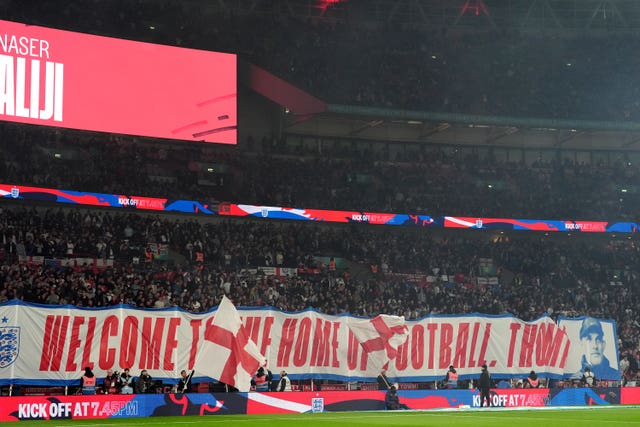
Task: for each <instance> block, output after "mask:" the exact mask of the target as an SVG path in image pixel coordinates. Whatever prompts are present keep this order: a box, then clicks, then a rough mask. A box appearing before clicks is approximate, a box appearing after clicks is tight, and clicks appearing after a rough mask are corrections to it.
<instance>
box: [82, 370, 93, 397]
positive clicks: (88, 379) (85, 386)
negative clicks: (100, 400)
mask: <svg viewBox="0 0 640 427" xmlns="http://www.w3.org/2000/svg"><path fill="white" fill-rule="evenodd" d="M80 387H81V388H82V394H96V376H95V375H94V374H93V372H92V371H91V368H90V367H88V366H87V367H86V368H84V375H83V376H82V378H80Z"/></svg>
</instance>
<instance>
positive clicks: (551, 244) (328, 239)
mask: <svg viewBox="0 0 640 427" xmlns="http://www.w3.org/2000/svg"><path fill="white" fill-rule="evenodd" d="M70 224H73V226H71V225H70ZM0 238H1V239H2V242H4V251H3V252H2V256H3V262H2V266H1V267H0V300H3V301H4V300H8V299H13V298H19V299H23V300H26V301H33V302H40V303H47V304H67V303H68V304H74V305H78V306H85V307H104V306H109V305H114V304H119V303H127V304H132V305H134V306H140V307H147V308H152V307H166V306H173V305H177V306H180V307H183V308H185V309H187V310H191V311H195V312H199V311H203V310H207V309H210V308H212V307H214V306H216V305H217V304H218V303H219V301H220V299H221V297H222V295H228V296H229V297H230V298H231V299H232V300H233V301H234V303H236V304H237V305H242V306H261V305H270V306H273V307H276V308H280V309H282V310H286V311H296V310H302V309H305V308H307V307H315V308H316V309H318V310H320V311H322V312H325V313H329V314H338V313H343V312H349V313H353V314H357V315H365V316H375V315H377V314H379V313H388V314H398V315H404V316H406V317H407V318H408V319H415V318H419V317H423V316H427V315H429V314H437V313H470V312H483V313H489V314H502V313H506V312H509V313H513V314H515V315H516V316H518V317H520V318H522V319H525V320H532V319H535V318H537V317H539V316H540V315H542V314H543V313H548V314H550V315H552V316H557V315H568V316H577V315H584V314H589V315H591V316H595V317H603V318H614V319H616V321H617V325H618V333H619V338H620V341H619V343H618V344H619V347H620V353H621V354H629V355H630V356H632V357H631V358H632V360H633V361H634V365H633V368H632V369H633V372H635V370H636V369H637V366H636V364H635V361H636V356H637V354H636V353H638V352H639V351H640V324H638V321H637V307H638V305H639V304H640V300H638V289H637V283H638V274H639V271H638V266H639V265H640V248H639V247H638V244H637V240H636V239H633V238H629V239H628V238H617V239H613V238H602V237H591V238H589V237H587V236H580V237H569V236H564V235H561V236H559V235H556V236H543V235H532V236H530V235H528V234H520V235H519V234H517V233H514V234H512V235H505V234H494V233H488V232H479V233H478V234H475V235H470V234H468V233H452V232H444V231H442V232H436V233H433V232H429V233H427V232H426V231H417V230H416V229H413V228H411V229H394V228H387V227H377V226H366V225H357V224H351V225H346V226H345V225H328V224H319V225H318V224H311V225H310V224H306V223H303V224H300V223H293V224H292V223H278V222H269V221H247V220H226V221H221V220H211V219H208V218H199V219H194V218H191V217H185V218H178V219H175V218H169V217H163V216H157V215H139V214H121V213H115V214H114V213H111V212H107V211H80V210H78V209H75V208H70V209H66V210H60V209H58V208H56V209H51V208H46V209H45V208H25V207H23V206H17V207H16V206H11V205H5V206H3V210H2V213H1V214H0ZM158 243H161V244H166V245H167V246H168V249H169V251H170V252H169V253H170V257H169V259H170V260H171V261H162V262H158V261H155V262H149V263H147V262H145V260H144V255H143V252H144V250H145V248H147V247H148V246H149V245H150V244H158ZM198 253H202V257H198V256H197V254H198ZM18 255H23V256H38V255H40V256H44V257H46V258H58V259H60V258H73V257H78V256H84V257H95V258H100V257H105V258H110V259H113V260H114V261H115V264H114V266H113V267H109V268H105V269H99V268H97V267H95V266H93V265H91V266H86V267H84V266H75V267H73V268H65V267H61V266H60V265H58V264H55V263H44V264H42V263H38V264H30V263H24V262H23V263H19V262H18ZM322 257H325V258H322ZM326 257H336V258H339V259H343V260H344V262H345V265H343V266H342V267H341V268H340V269H339V272H338V274H337V275H333V274H332V273H331V272H330V271H327V268H326V264H327V263H326V262H325V261H323V259H326ZM135 259H137V260H138V263H136V262H135ZM268 266H280V267H291V268H296V269H299V271H300V273H301V274H299V275H297V276H293V275H292V276H286V277H275V276H266V275H264V274H261V273H260V272H256V271H252V270H255V268H256V267H268ZM371 266H377V268H376V269H375V270H373V269H371ZM487 266H489V268H487ZM374 271H375V272H374ZM402 274H414V275H416V276H417V277H421V279H418V280H415V277H416V276H413V277H414V279H408V278H407V276H403V275H402ZM486 276H492V277H495V278H497V280H495V281H493V282H482V281H480V280H478V278H479V277H486ZM638 355H640V353H638Z"/></svg>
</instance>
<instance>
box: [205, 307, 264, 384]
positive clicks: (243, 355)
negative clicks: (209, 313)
mask: <svg viewBox="0 0 640 427" xmlns="http://www.w3.org/2000/svg"><path fill="white" fill-rule="evenodd" d="M265 363H266V360H265V358H264V356H263V355H262V354H260V350H259V349H258V346H257V345H256V344H255V343H254V342H253V341H251V339H250V338H249V334H248V333H247V331H245V329H244V326H243V324H242V320H241V319H240V314H239V313H238V310H236V308H235V307H234V306H233V303H231V301H230V300H229V298H227V297H226V296H225V297H223V298H222V301H221V302H220V305H219V306H218V310H217V311H216V313H215V316H214V319H213V322H212V323H211V324H208V325H206V327H205V331H204V343H203V346H202V348H201V350H200V351H199V352H198V356H197V357H196V361H195V368H196V370H197V371H198V372H201V373H203V374H205V375H207V376H209V377H211V378H214V379H217V380H219V381H220V382H222V383H224V384H227V385H229V386H232V387H235V388H237V389H238V391H241V392H247V391H249V389H250V388H251V378H252V377H253V376H254V375H255V373H256V371H257V370H258V368H259V367H260V366H263V365H264V364H265Z"/></svg>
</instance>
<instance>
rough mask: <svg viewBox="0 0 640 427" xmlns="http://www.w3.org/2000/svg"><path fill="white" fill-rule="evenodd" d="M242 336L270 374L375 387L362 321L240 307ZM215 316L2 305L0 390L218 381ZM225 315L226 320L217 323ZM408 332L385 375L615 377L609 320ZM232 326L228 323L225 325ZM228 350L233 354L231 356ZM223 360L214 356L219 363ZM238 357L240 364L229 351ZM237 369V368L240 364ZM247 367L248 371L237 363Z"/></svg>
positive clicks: (442, 319) (502, 322) (492, 323)
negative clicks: (108, 378)
mask: <svg viewBox="0 0 640 427" xmlns="http://www.w3.org/2000/svg"><path fill="white" fill-rule="evenodd" d="M238 313H239V314H240V316H241V318H242V325H243V328H244V331H245V332H246V334H247V335H248V337H249V340H250V341H252V342H253V343H255V344H256V346H257V348H258V350H259V354H261V355H265V356H266V357H267V368H269V369H270V370H271V371H272V372H274V373H277V372H279V371H280V370H286V371H287V373H288V374H289V376H290V378H292V379H294V380H295V379H309V378H313V379H315V380H321V379H328V380H340V381H374V380H375V378H376V377H377V375H378V373H379V367H377V366H375V362H374V361H373V360H372V355H371V353H370V352H369V351H371V350H372V348H370V349H369V351H367V349H365V348H364V347H363V345H362V343H361V342H360V341H359V339H358V336H359V335H358V336H357V335H356V334H354V332H353V331H352V327H353V323H354V322H355V321H361V320H362V318H359V317H353V316H349V315H338V316H334V315H326V314H322V313H319V312H317V311H314V310H312V309H308V310H305V311H301V312H296V313H289V312H282V311H279V310H276V309H273V308H268V307H260V308H251V309H249V308H238ZM216 317H217V316H216V310H215V309H214V310H211V311H209V312H205V313H197V314H195V313H190V312H187V311H184V310H181V309H178V308H167V309H152V310H145V309H139V308H134V307H130V306H126V305H119V306H114V307H109V308H101V309H88V308H79V307H73V306H68V305H67V306H45V305H32V304H27V303H24V302H21V301H10V302H7V303H3V304H0V385H6V384H26V385H78V384H79V379H80V376H81V374H82V371H83V369H84V367H86V366H89V367H91V368H92V369H93V371H94V372H95V373H96V375H97V376H98V378H99V379H100V378H103V377H104V375H105V373H106V371H107V370H108V369H113V370H117V371H122V370H123V369H124V368H130V369H131V372H132V374H133V375H134V376H136V375H138V374H139V373H140V371H141V370H142V369H146V370H147V371H148V372H149V374H151V376H152V377H153V379H155V380H162V381H164V382H171V381H173V382H174V383H175V382H177V379H178V378H179V376H180V375H179V374H180V371H181V370H182V369H186V370H188V371H190V370H195V371H196V378H194V382H200V381H199V377H202V378H204V377H211V378H212V379H214V380H220V378H215V377H216V375H217V374H216V375H214V371H213V370H212V369H211V368H210V367H208V366H207V365H208V364H211V363H212V361H213V360H214V359H215V358H214V357H213V356H211V355H210V352H211V351H212V348H213V347H212V346H214V345H215V341H216V340H217V338H215V334H214V329H215V328H216V327H217V326H216V323H215V319H216ZM223 317H224V318H226V317H227V315H224V316H223ZM405 325H406V328H407V331H408V333H407V337H406V339H405V340H404V342H402V343H401V344H400V345H399V346H398V347H397V350H396V354H395V358H393V359H392V361H391V362H390V366H389V373H390V380H392V381H399V382H419V381H433V380H442V378H444V374H445V372H446V371H447V368H448V367H449V365H453V366H455V368H456V370H457V371H458V373H459V374H460V379H469V378H477V377H478V375H479V373H480V368H479V367H480V366H482V365H483V364H485V363H486V364H487V365H488V367H489V371H490V372H491V375H492V376H493V377H494V378H510V377H520V378H524V377H526V376H527V375H528V374H529V372H530V371H531V370H535V371H536V372H537V373H538V375H541V376H544V377H549V378H556V379H559V378H576V377H580V376H581V371H582V369H584V367H586V366H590V368H591V369H592V371H593V372H596V375H597V378H598V379H612V380H616V379H619V378H620V373H619V365H618V360H619V358H618V353H617V345H616V343H617V334H616V325H615V322H614V321H613V320H606V319H595V318H591V317H588V318H572V319H569V318H560V319H559V320H558V323H556V322H555V321H554V320H553V319H552V318H551V317H548V316H543V317H540V318H538V319H536V320H534V321H531V322H525V321H523V320H520V319H518V318H516V317H514V316H512V315H500V316H490V315H483V314H478V313H475V314H468V315H434V316H429V317H425V318H422V319H418V320H407V321H406V322H405ZM226 327H227V328H229V330H235V329H232V326H229V325H228V326H226ZM234 351H235V350H234ZM227 356H228V355H225V356H224V357H223V356H219V358H220V359H222V360H226V357H227ZM235 357H239V358H242V357H243V356H239V355H238V354H235ZM236 366H237V365H236ZM242 366H243V367H245V368H246V369H249V368H248V367H247V366H248V365H246V364H243V365H242Z"/></svg>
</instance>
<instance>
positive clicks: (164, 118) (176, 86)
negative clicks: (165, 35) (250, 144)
mask: <svg viewBox="0 0 640 427" xmlns="http://www.w3.org/2000/svg"><path fill="white" fill-rule="evenodd" d="M236 68H237V61H236V55H232V54H226V53H219V52H208V51H202V50H195V49H184V48H177V47H171V46H162V45H156V44H150V43H142V42H133V41H128V40H121V39H114V38H108V37H100V36H93V35H88V34H80V33H74V32H70V31H61V30H54V29H50V28H44V27H38V26H31V25H25V24H20V23H15V22H8V21H1V20H0V120H6V121H13V122H20V123H30V124H36V125H47V126H57V127H66V128H73V129H84V130H91V131H101V132H111V133H118V134H130V135H140V136H150V137H157V138H170V139H181V140H188V141H206V142H216V143H223V144H235V143H236V141H237V124H238V122H237V72H236Z"/></svg>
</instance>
